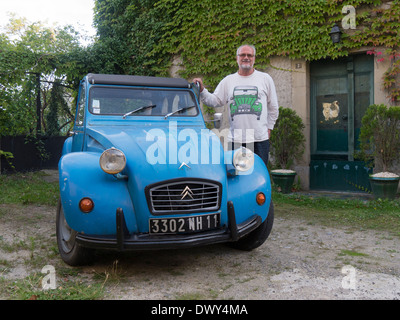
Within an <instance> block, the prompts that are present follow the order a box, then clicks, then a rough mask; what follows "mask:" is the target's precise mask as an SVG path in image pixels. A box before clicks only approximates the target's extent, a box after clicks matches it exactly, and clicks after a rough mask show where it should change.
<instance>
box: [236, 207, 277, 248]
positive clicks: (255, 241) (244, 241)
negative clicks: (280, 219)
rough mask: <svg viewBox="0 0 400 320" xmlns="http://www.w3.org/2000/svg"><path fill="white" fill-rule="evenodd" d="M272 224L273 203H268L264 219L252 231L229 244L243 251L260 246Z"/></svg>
mask: <svg viewBox="0 0 400 320" xmlns="http://www.w3.org/2000/svg"><path fill="white" fill-rule="evenodd" d="M273 224H274V204H273V203H272V200H271V203H270V205H269V211H268V216H267V219H265V221H264V222H263V223H262V224H261V225H260V226H258V227H257V229H255V230H254V231H252V232H250V233H249V234H248V235H246V236H244V237H243V238H241V239H239V240H238V241H236V242H231V243H230V246H231V247H233V248H235V249H239V250H244V251H251V250H253V249H255V248H258V247H259V246H261V245H262V244H263V243H264V242H265V240H267V238H268V236H269V234H270V233H271V230H272V226H273Z"/></svg>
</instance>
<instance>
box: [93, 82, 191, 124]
mask: <svg viewBox="0 0 400 320" xmlns="http://www.w3.org/2000/svg"><path fill="white" fill-rule="evenodd" d="M193 106H196V102H195V98H194V96H193V94H191V92H190V91H186V90H168V89H143V88H120V87H92V88H91V89H90V100H89V111H90V112H91V113H93V114H96V115H122V116H123V118H124V119H127V118H129V117H134V116H166V115H168V114H171V113H173V116H196V115H197V114H198V109H197V107H193ZM188 107H190V108H188ZM180 109H182V110H180ZM178 110H180V111H179V112H177V111H178Z"/></svg>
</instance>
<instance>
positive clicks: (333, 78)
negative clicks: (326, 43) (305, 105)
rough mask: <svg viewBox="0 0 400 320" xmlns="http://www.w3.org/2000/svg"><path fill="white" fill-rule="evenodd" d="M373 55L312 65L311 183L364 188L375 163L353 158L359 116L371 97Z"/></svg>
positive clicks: (324, 186)
mask: <svg viewBox="0 0 400 320" xmlns="http://www.w3.org/2000/svg"><path fill="white" fill-rule="evenodd" d="M373 70H374V65H373V57H372V56H367V55H355V56H350V57H347V58H343V59H337V60H321V61H317V62H313V63H311V65H310V75H311V83H310V84H311V101H310V106H311V113H310V114H311V119H310V120H311V163H310V189H325V190H338V191H365V190H366V189H369V182H368V174H369V173H370V171H371V169H370V168H368V167H366V166H365V164H364V163H363V162H360V161H356V160H355V159H354V153H355V151H356V150H357V147H358V135H359V131H360V126H361V118H362V117H363V115H364V113H365V111H366V109H367V108H368V106H369V105H370V104H372V103H373V78H374V75H373Z"/></svg>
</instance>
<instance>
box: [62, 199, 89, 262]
mask: <svg viewBox="0 0 400 320" xmlns="http://www.w3.org/2000/svg"><path fill="white" fill-rule="evenodd" d="M56 234H57V244H58V250H59V252H60V255H61V258H62V259H63V260H64V262H65V263H67V264H69V265H70V266H78V265H84V264H88V263H90V262H91V261H92V259H93V250H91V249H88V248H84V247H82V246H80V245H79V244H78V243H77V242H76V234H77V233H76V231H75V230H72V229H71V228H70V227H69V225H68V223H67V221H66V220H65V216H64V210H63V207H62V205H61V201H59V202H58V206H57V217H56Z"/></svg>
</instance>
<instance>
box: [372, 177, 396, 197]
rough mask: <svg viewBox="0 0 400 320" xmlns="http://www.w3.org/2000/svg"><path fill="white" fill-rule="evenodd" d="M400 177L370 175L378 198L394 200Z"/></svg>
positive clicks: (373, 189)
mask: <svg viewBox="0 0 400 320" xmlns="http://www.w3.org/2000/svg"><path fill="white" fill-rule="evenodd" d="M399 181H400V177H388V178H384V177H373V176H369V182H370V183H371V189H372V193H373V194H374V197H375V198H376V199H379V198H381V199H389V200H392V199H394V198H395V197H396V193H397V188H398V185H399Z"/></svg>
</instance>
